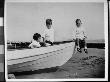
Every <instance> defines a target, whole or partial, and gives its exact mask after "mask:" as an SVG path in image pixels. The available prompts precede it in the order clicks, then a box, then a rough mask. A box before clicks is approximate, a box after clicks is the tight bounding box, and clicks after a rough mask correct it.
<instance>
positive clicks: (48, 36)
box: [43, 28, 54, 42]
mask: <svg viewBox="0 0 110 82" xmlns="http://www.w3.org/2000/svg"><path fill="white" fill-rule="evenodd" d="M43 37H44V38H45V40H47V41H51V42H54V29H53V28H51V29H45V31H44V35H43Z"/></svg>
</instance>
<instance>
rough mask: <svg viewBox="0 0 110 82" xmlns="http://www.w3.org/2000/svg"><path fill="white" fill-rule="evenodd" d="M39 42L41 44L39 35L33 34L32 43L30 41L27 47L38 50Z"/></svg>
mask: <svg viewBox="0 0 110 82" xmlns="http://www.w3.org/2000/svg"><path fill="white" fill-rule="evenodd" d="M40 42H41V35H40V34H38V33H35V34H34V35H33V41H32V43H31V44H30V45H29V47H30V48H38V47H41V45H40Z"/></svg>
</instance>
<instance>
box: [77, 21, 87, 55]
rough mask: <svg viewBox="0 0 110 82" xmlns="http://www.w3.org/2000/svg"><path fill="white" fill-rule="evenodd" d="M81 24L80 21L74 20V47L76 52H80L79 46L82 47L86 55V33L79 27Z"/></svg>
mask: <svg viewBox="0 0 110 82" xmlns="http://www.w3.org/2000/svg"><path fill="white" fill-rule="evenodd" d="M81 25H82V22H81V20H80V19H76V30H75V37H76V46H77V50H78V51H79V52H81V46H80V45H82V44H83V45H84V51H85V53H88V51H87V43H86V38H87V35H86V32H85V29H84V28H83V27H82V26H81Z"/></svg>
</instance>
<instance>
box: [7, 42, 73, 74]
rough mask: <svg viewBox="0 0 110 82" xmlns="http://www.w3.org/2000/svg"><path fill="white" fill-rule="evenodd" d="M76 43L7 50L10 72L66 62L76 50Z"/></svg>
mask: <svg viewBox="0 0 110 82" xmlns="http://www.w3.org/2000/svg"><path fill="white" fill-rule="evenodd" d="M74 47H75V43H74V42H69V43H64V44H59V45H53V46H48V47H41V48H34V49H23V50H13V51H7V64H8V73H12V72H23V71H33V70H38V69H45V68H51V67H56V66H61V65H63V64H65V63H66V62H67V61H68V60H69V59H70V58H71V57H72V54H73V52H74Z"/></svg>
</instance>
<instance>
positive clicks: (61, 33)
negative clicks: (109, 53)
mask: <svg viewBox="0 0 110 82" xmlns="http://www.w3.org/2000/svg"><path fill="white" fill-rule="evenodd" d="M47 18H51V19H52V20H53V25H52V27H53V28H54V30H55V41H65V40H69V39H72V38H73V35H74V33H73V30H74V28H75V27H76V26H75V20H76V19H77V18H79V19H81V20H82V23H83V24H82V26H83V27H84V28H85V29H86V33H87V37H88V40H100V39H104V4H103V3H101V2H100V3H96V2H95V3H93V2H88V3H87V2H82V3H78V2H71V3H70V2H65V3H64V2H53V3H52V2H34V3H33V2H28V3H26V2H24V3H22V2H13V3H12V2H10V3H7V4H6V32H7V40H10V41H31V40H32V36H33V34H34V33H36V32H37V33H40V34H41V35H42V34H43V32H44V30H45V29H46V26H45V20H46V19H47Z"/></svg>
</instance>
